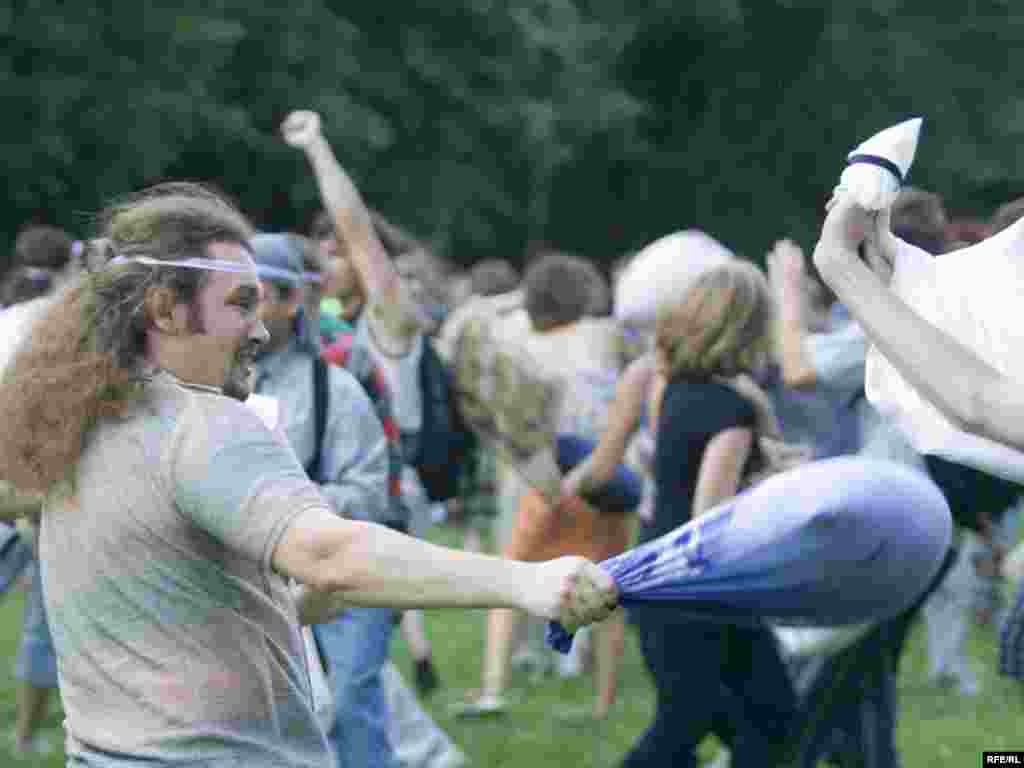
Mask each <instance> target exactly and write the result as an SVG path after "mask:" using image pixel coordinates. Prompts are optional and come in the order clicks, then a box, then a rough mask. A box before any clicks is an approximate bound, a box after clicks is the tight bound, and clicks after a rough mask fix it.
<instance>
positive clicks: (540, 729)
mask: <svg viewBox="0 0 1024 768" xmlns="http://www.w3.org/2000/svg"><path fill="white" fill-rule="evenodd" d="M437 538H438V539H440V540H442V541H445V542H446V543H452V542H454V540H455V539H454V535H453V533H452V531H451V530H449V529H441V530H440V531H439V532H438V535H437ZM21 604H22V597H21V595H20V593H17V592H12V593H10V594H9V595H8V596H7V597H6V598H5V599H4V601H3V603H2V604H0V653H4V654H5V656H6V658H7V659H8V660H9V661H8V663H7V664H5V665H4V666H3V669H2V671H0V674H2V678H0V684H2V692H0V711H2V714H3V717H4V718H5V722H6V723H7V725H6V729H7V730H8V731H9V730H10V728H11V727H12V725H13V719H14V679H13V676H12V671H11V668H12V665H13V659H14V653H15V651H16V649H17V642H18V637H19V633H20V628H21ZM428 625H429V631H430V635H431V638H432V640H433V642H434V654H435V661H436V664H437V668H438V671H439V673H440V675H441V678H442V682H443V688H442V689H441V690H440V691H439V692H438V693H437V695H436V696H435V697H434V698H433V699H431V701H430V702H429V708H430V710H431V712H432V713H433V714H434V716H435V717H436V719H437V720H438V721H439V722H440V723H441V724H442V725H443V727H444V728H445V729H446V730H447V731H448V733H449V734H450V735H451V736H452V738H453V739H454V740H455V742H456V743H458V744H459V745H460V746H461V747H462V749H463V750H464V751H465V752H466V753H467V754H468V755H469V756H470V757H471V758H472V759H473V764H474V765H476V766H483V767H486V768H500V767H501V766H523V767H524V768H542V766H558V767H559V768H570V767H572V768H576V766H594V767H596V768H600V767H601V766H613V765H616V764H617V761H618V760H619V758H621V756H622V755H623V754H624V753H625V751H626V750H627V749H628V748H629V746H630V744H631V743H632V742H633V740H634V739H635V738H636V737H637V736H638V735H639V734H640V733H641V732H642V731H643V729H644V726H645V725H646V723H647V721H648V719H649V717H650V715H651V711H652V706H653V699H652V695H651V687H650V683H649V681H648V678H647V675H646V672H645V671H644V668H643V663H642V660H641V658H640V654H639V651H638V649H637V645H636V642H635V638H634V637H633V635H632V633H630V634H629V636H628V642H627V649H626V656H625V659H624V662H623V666H622V671H621V676H620V681H621V687H620V696H619V704H618V709H617V711H616V713H615V717H613V718H612V719H611V720H610V721H609V722H607V723H605V724H603V725H601V726H599V727H593V726H591V727H587V728H583V727H579V726H572V725H566V724H563V723H561V722H560V721H559V720H558V719H557V718H555V717H554V716H553V714H552V713H553V712H554V711H555V710H556V709H558V708H565V707H566V706H569V707H572V706H579V705H587V704H589V703H590V702H591V700H592V688H591V685H590V682H589V680H587V679H584V680H571V681H565V680H559V679H558V678H550V679H547V680H546V681H543V682H541V683H539V684H536V685H532V686H531V685H530V684H528V682H527V681H526V680H517V681H516V685H515V688H514V689H513V691H512V695H513V697H514V699H515V701H514V703H513V705H512V707H511V708H510V711H509V713H508V714H507V716H506V717H504V718H503V719H500V720H491V721H483V722H472V723H462V722H459V721H456V720H455V719H454V718H452V717H451V716H450V715H449V713H448V712H449V708H450V707H451V705H452V703H453V702H454V701H455V700H456V699H457V698H458V696H460V695H461V693H462V692H463V691H464V690H465V689H468V688H473V687H476V686H478V685H479V675H480V653H481V647H482V638H483V626H484V614H483V612H480V611H473V612H457V611H436V612H432V613H430V614H429V615H428ZM921 630H922V628H921V627H918V628H917V630H916V631H915V633H914V636H913V638H912V642H911V645H910V654H909V658H908V659H906V660H905V662H904V664H903V677H902V679H901V681H900V699H901V703H902V712H903V714H902V717H901V719H900V730H899V741H900V746H901V748H902V751H903V760H904V766H905V767H906V768H941V767H942V766H951V767H952V766H956V767H957V768H959V766H974V765H979V764H980V752H981V751H982V750H983V749H1024V726H1022V722H1024V718H1022V715H1024V687H1021V686H1015V685H1014V684H1012V683H1010V682H1009V681H1007V680H1004V679H1000V678H999V677H998V676H997V675H996V671H995V663H996V653H997V644H996V638H995V636H994V633H993V631H991V630H979V629H975V630H974V631H973V633H972V636H971V641H970V650H971V655H972V657H973V659H974V663H975V666H976V669H977V671H978V673H979V677H980V678H981V681H982V686H983V690H982V694H981V695H980V696H978V697H976V698H973V699H965V698H960V697H959V696H957V695H955V694H953V693H951V692H945V691H940V690H936V689H934V688H928V687H926V686H925V684H924V674H925V667H926V660H925V655H924V647H923V639H922V638H923V632H922V631H921ZM395 650H396V657H397V658H398V659H399V663H400V666H401V667H402V668H403V670H404V671H406V672H408V658H407V656H406V654H405V650H404V647H403V644H402V643H401V641H397V642H396V646H395ZM410 679H411V678H410ZM60 723H61V717H60V714H59V713H56V714H53V715H51V716H50V717H49V718H48V719H47V722H46V732H47V734H48V735H49V736H50V737H51V739H52V740H53V741H54V742H56V743H60V739H61V732H60V727H61V726H60ZM703 750H704V754H706V755H707V756H711V755H712V754H713V753H714V750H715V747H714V744H713V743H711V742H709V743H707V744H705V745H704V748H703ZM14 764H15V763H13V761H12V760H11V758H9V757H8V756H7V755H6V753H2V752H0V768H4V767H5V766H7V765H14ZM38 764H39V765H45V766H52V767H53V768H57V766H61V765H63V761H62V759H61V757H60V756H59V755H55V756H53V757H51V758H50V759H49V760H48V761H40V762H39V763H38Z"/></svg>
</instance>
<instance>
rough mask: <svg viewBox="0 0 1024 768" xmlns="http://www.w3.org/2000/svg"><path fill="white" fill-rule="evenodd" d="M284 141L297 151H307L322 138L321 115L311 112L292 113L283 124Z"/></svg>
mask: <svg viewBox="0 0 1024 768" xmlns="http://www.w3.org/2000/svg"><path fill="white" fill-rule="evenodd" d="M281 135H282V136H283V137H284V140H285V141H286V142H288V144H290V145H291V146H293V147H296V148H297V149H306V148H307V147H309V146H310V145H311V144H313V142H315V141H316V140H317V139H319V138H320V115H318V114H317V113H316V112H310V111H309V110H299V111H297V112H292V113H291V114H290V115H288V117H287V118H285V121H284V122H283V123H281Z"/></svg>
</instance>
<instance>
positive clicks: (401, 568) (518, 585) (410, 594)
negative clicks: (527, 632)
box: [323, 523, 534, 608]
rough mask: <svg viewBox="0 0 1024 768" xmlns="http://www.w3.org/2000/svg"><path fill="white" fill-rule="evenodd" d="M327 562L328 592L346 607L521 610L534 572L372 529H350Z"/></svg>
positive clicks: (366, 526)
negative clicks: (527, 586) (526, 588)
mask: <svg viewBox="0 0 1024 768" xmlns="http://www.w3.org/2000/svg"><path fill="white" fill-rule="evenodd" d="M352 525H353V526H357V528H355V529H353V530H352V531H351V532H350V533H349V534H347V535H346V537H345V542H344V544H343V545H342V546H340V547H338V548H337V549H336V550H335V551H334V553H333V555H332V557H331V558H330V560H329V562H325V564H324V567H325V575H326V583H325V584H324V585H323V586H325V587H326V588H327V590H329V591H331V592H334V593H335V598H334V599H335V600H336V601H339V602H341V603H344V604H347V605H359V606H366V607H377V606H390V607H394V608H412V607H420V608H456V607H459V608H486V607H503V608H522V607H524V606H523V600H524V590H523V588H524V586H525V585H526V583H527V582H528V581H529V580H530V579H532V578H534V575H533V568H534V567H533V566H531V565H530V564H527V563H520V562H515V561H511V560H503V559H500V558H496V557H490V556H486V555H477V554H471V553H467V552H461V551H458V550H453V549H448V548H445V547H439V546H436V545H433V544H430V543H427V542H425V541H421V540H419V539H415V538H413V537H411V536H406V535H404V534H401V533H397V532H395V531H392V530H390V529H388V528H386V527H384V526H380V525H374V524H372V523H363V524H360V523H353V524H352Z"/></svg>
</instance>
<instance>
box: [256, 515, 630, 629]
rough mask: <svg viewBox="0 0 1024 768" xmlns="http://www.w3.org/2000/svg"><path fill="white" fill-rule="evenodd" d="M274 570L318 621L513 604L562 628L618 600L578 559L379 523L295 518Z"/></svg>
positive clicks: (605, 579)
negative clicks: (531, 554)
mask: <svg viewBox="0 0 1024 768" xmlns="http://www.w3.org/2000/svg"><path fill="white" fill-rule="evenodd" d="M273 566H274V568H275V570H277V571H278V572H279V573H282V574H284V575H286V576H290V577H292V578H294V579H296V580H297V581H299V582H301V583H302V584H304V585H305V587H306V588H305V589H304V590H303V591H302V593H301V595H300V598H299V614H300V619H301V620H302V621H303V622H304V623H322V622H323V621H325V620H329V619H330V618H332V617H333V616H336V615H337V613H338V612H340V611H341V610H343V609H344V607H345V606H351V605H360V606H389V607H395V608H411V607H421V608H441V607H461V608H516V609H520V610H525V611H528V612H530V613H532V614H534V615H536V616H540V617H543V618H548V619H558V620H560V621H561V622H562V623H563V624H564V625H565V626H566V628H567V629H570V631H571V630H572V629H574V628H576V627H579V626H582V625H584V624H588V623H590V622H593V621H600V620H601V619H603V618H604V617H605V616H607V615H608V614H609V613H610V612H611V611H612V610H613V609H614V607H615V605H616V603H617V592H616V589H615V586H614V583H613V581H612V579H611V577H610V576H608V574H607V573H605V572H604V571H602V570H601V569H600V568H598V567H597V566H596V565H594V564H593V563H591V562H589V561H587V560H584V559H582V558H578V557H567V558H560V559H558V560H552V561H548V562H546V563H524V562H516V561H512V560H503V559H501V558H496V557H489V556H486V555H477V554H470V553H467V552H462V551H458V550H453V549H447V548H444V547H438V546H435V545H433V544H429V543H427V542H424V541H419V540H417V539H414V538H412V537H410V536H405V535H404V534H400V533H396V532H395V531H392V530H390V529H388V528H385V527H384V526H380V525H375V524H373V523H361V522H355V521H350V520H342V519H341V518H339V517H337V516H336V515H334V514H332V513H331V512H329V511H327V510H326V509H315V510H310V511H307V512H304V513H302V514H301V515H300V516H299V517H298V518H297V519H296V520H295V521H294V522H293V523H292V524H291V525H290V526H289V527H288V529H287V531H285V533H284V535H283V536H282V537H281V540H280V542H279V543H278V544H277V547H276V548H275V550H274V554H273Z"/></svg>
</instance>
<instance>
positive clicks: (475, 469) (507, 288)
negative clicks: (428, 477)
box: [438, 258, 519, 552]
mask: <svg viewBox="0 0 1024 768" xmlns="http://www.w3.org/2000/svg"><path fill="white" fill-rule="evenodd" d="M468 279H469V284H470V289H471V292H470V295H469V296H468V297H467V299H466V301H464V302H462V304H461V305H460V307H456V308H455V309H454V310H453V312H452V313H451V314H450V315H449V316H448V318H447V319H446V321H445V323H444V326H443V327H442V329H441V334H440V336H439V339H438V342H439V343H438V349H439V351H441V353H442V355H443V356H444V358H445V360H447V361H450V360H451V350H450V349H449V347H450V346H451V344H453V343H454V342H452V341H451V340H452V339H456V338H457V337H458V334H459V331H460V330H461V326H462V323H463V322H464V321H465V319H466V318H467V317H469V316H471V315H472V313H473V311H474V306H473V304H472V298H473V297H488V296H500V295H502V294H506V293H509V292H511V291H514V290H515V289H516V288H517V287H518V286H519V273H518V272H517V271H516V269H515V267H513V266H512V265H511V264H510V263H509V262H508V261H507V260H505V259H496V258H492V259H484V260H482V261H479V262H477V263H476V264H474V265H473V267H472V268H471V269H470V270H469V275H468ZM462 307H465V309H463V308H462ZM445 345H447V346H445ZM442 350H443V351H442ZM449 510H450V512H451V518H452V519H454V520H457V521H459V523H460V524H461V525H462V527H463V528H464V530H465V533H464V537H463V548H464V549H466V550H467V551H469V552H483V551H488V550H489V549H491V545H492V544H493V543H494V542H490V544H488V543H486V541H487V540H488V539H491V538H492V537H493V535H494V531H493V526H494V522H495V519H496V518H497V516H498V456H497V453H496V452H495V449H494V447H493V446H490V445H487V444H486V443H485V442H483V441H481V440H478V439H474V440H473V445H472V447H471V448H470V450H469V453H468V455H467V457H466V464H465V466H464V468H463V473H462V477H461V478H460V480H459V493H458V496H457V497H456V498H454V499H452V500H451V501H450V502H449Z"/></svg>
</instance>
